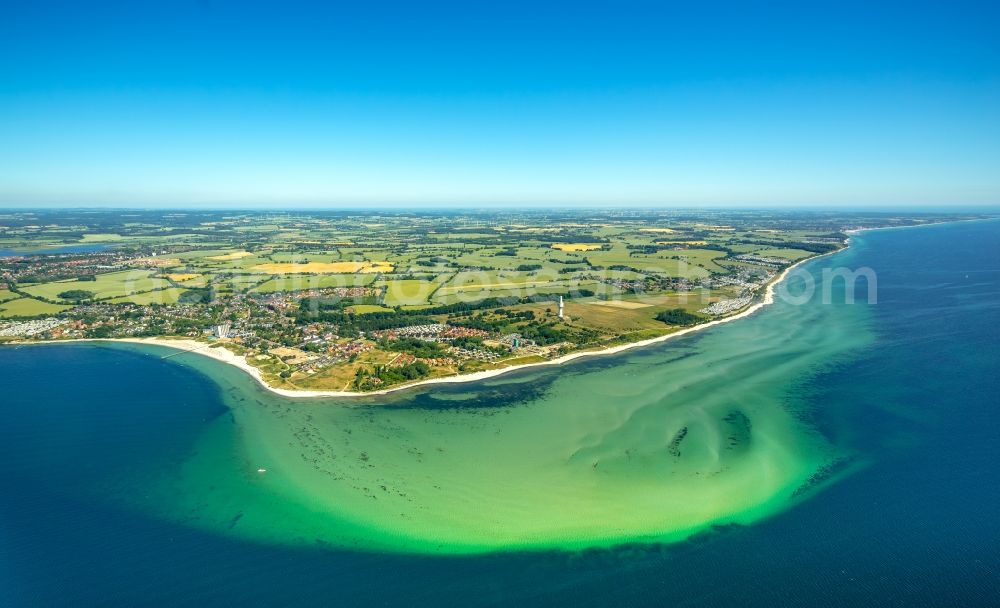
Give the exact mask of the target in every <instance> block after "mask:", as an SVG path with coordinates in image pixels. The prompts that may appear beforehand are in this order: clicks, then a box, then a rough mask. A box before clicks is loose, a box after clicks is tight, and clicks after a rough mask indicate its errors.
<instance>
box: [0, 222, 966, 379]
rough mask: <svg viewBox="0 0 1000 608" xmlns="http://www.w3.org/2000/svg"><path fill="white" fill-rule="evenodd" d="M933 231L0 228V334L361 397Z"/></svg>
mask: <svg viewBox="0 0 1000 608" xmlns="http://www.w3.org/2000/svg"><path fill="white" fill-rule="evenodd" d="M940 219H948V218H942V216H925V217H920V218H916V217H896V216H892V215H886V214H834V213H808V214H803V213H791V212H784V213H781V212H763V211H746V212H708V211H705V212H698V213H693V212H668V211H659V210H657V211H653V210H647V211H631V212H615V213H613V214H612V213H603V212H596V211H587V212H582V211H555V212H521V213H509V212H505V213H499V212H483V213H432V212H391V213H380V214H367V215H364V214H356V213H350V212H310V213H305V212H302V213H280V212H267V213H227V214H221V213H217V212H210V211H197V212H195V211H191V212H185V213H169V214H168V213H165V212H157V211H134V212H129V213H124V214H123V213H117V212H110V211H109V212H88V213H86V214H84V213H77V212H73V211H65V210H64V211H51V212H31V213H23V214H20V213H12V214H8V215H7V216H5V220H4V223H3V225H2V226H0V246H2V247H4V248H6V249H7V250H11V251H30V252H32V253H30V254H27V255H14V256H8V257H5V258H0V318H2V319H11V320H10V321H3V323H4V324H5V325H4V327H6V328H7V330H9V331H7V330H5V332H6V333H7V334H9V338H5V339H18V338H21V339H35V338H47V339H60V338H134V337H144V336H166V337H171V336H172V337H183V338H189V339H196V340H200V341H205V342H214V343H216V344H220V345H222V346H223V347H225V348H227V349H229V350H232V351H233V352H235V353H238V354H239V355H241V356H245V357H246V359H247V361H248V363H249V364H251V365H253V366H255V367H256V368H257V369H258V370H259V371H260V373H261V374H262V376H263V378H264V379H265V380H266V381H267V382H268V383H270V384H272V385H274V386H279V387H282V388H288V389H293V390H294V389H314V390H315V389H322V390H373V389H382V388H385V387H387V386H391V385H397V384H402V383H406V382H412V381H414V380H417V379H422V378H436V377H442V376H450V375H455V374H458V373H466V372H471V371H482V370H491V369H497V368H503V367H506V366H510V365H517V364H520V363H522V362H525V361H531V362H540V361H546V360H551V359H553V358H556V357H560V356H563V355H565V354H568V353H573V352H576V351H581V350H599V349H603V348H608V347H610V346H616V345H621V344H627V343H630V342H637V341H641V340H647V339H650V338H656V337H661V336H665V335H668V334H670V333H672V332H675V331H679V330H681V329H683V328H687V327H691V326H693V325H696V324H698V323H701V322H704V321H707V320H710V319H713V318H718V317H720V316H726V315H731V314H736V313H739V312H740V311H741V310H745V309H747V308H748V307H749V306H751V305H752V304H753V302H755V301H758V300H759V299H760V297H761V294H762V293H763V289H764V287H765V286H766V285H767V284H768V283H769V282H771V281H773V280H774V279H775V277H777V276H778V275H779V274H780V273H781V272H782V271H783V270H784V269H785V268H787V267H789V266H790V265H791V264H793V263H796V262H799V261H801V260H803V259H807V258H809V257H811V256H813V255H818V254H822V253H828V252H830V251H835V250H837V249H839V248H841V247H843V246H844V245H845V243H846V238H847V233H846V231H847V230H849V229H851V228H854V227H857V226H860V225H879V226H892V225H905V224H912V223H918V222H929V221H935V220H940ZM43 220H44V221H43ZM42 227H44V228H42ZM98 241H99V242H100V243H102V245H100V246H99V247H98V249H96V250H87V251H79V252H65V253H51V254H47V253H45V252H46V251H61V249H60V248H61V247H62V248H65V247H72V246H74V245H80V246H82V245H83V244H84V243H94V242H98ZM93 246H94V245H88V247H93ZM33 319H34V320H38V321H40V322H41V323H40V324H37V323H36V324H31V323H29V321H31V320H33ZM18 322H25V323H26V324H25V325H24V326H23V329H19V328H20V327H21V326H19V325H17V323H18ZM11 324H13V325H11ZM39 328H41V329H39Z"/></svg>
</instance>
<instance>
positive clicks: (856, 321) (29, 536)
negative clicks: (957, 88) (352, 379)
mask: <svg viewBox="0 0 1000 608" xmlns="http://www.w3.org/2000/svg"><path fill="white" fill-rule="evenodd" d="M837 266H846V267H849V268H852V269H856V268H860V267H870V268H871V269H873V270H874V271H875V273H876V274H877V286H878V291H877V293H878V301H877V303H876V304H867V303H864V304H862V303H857V304H853V305H848V304H845V303H844V302H843V300H844V294H843V293H842V289H840V288H837V289H835V290H834V293H833V294H832V298H831V299H832V303H830V304H824V303H823V302H822V297H821V294H817V295H816V296H815V297H813V298H812V299H811V300H810V301H809V302H808V303H805V304H802V305H795V304H793V303H789V302H787V301H786V302H780V301H779V302H778V303H776V304H775V305H773V306H771V307H768V308H767V309H765V310H764V311H762V312H760V313H758V314H757V315H754V316H753V317H751V318H748V319H745V320H741V321H737V322H734V323H730V324H726V325H723V326H720V327H718V328H713V329H712V330H709V331H706V332H702V333H700V334H697V335H694V336H692V337H689V338H683V339H679V340H675V341H668V342H666V343H663V344H661V345H657V346H654V347H651V348H647V349H642V350H638V351H635V352H631V353H627V354H620V355H617V356H613V357H604V358H596V359H591V360H583V361H580V362H578V363H574V364H571V365H567V366H564V367H561V368H559V369H544V370H531V371H528V372H524V373H516V374H513V375H510V376H501V377H500V378H497V379H494V380H492V381H487V382H483V383H472V384H463V385H455V386H450V387H437V388H434V389H430V390H425V391H420V392H411V393H406V394H403V395H399V396H396V397H392V398H391V399H388V400H384V402H383V403H377V404H376V403H374V402H372V403H363V404H360V405H359V404H357V403H350V404H347V403H336V402H327V401H289V400H285V399H280V398H277V397H274V396H271V395H269V394H266V393H264V392H262V391H260V390H259V389H258V388H256V387H255V385H253V384H252V383H251V382H250V381H249V380H248V379H247V378H245V377H243V376H242V375H241V374H240V373H239V372H238V371H236V370H233V369H231V368H228V367H225V366H222V365H221V364H217V363H215V362H212V361H207V360H204V358H199V357H196V356H192V355H185V356H180V357H175V358H172V359H169V360H162V359H161V358H160V357H161V355H162V354H164V352H165V351H162V350H159V349H153V348H142V349H139V348H133V347H118V346H116V347H107V346H95V345H80V344H75V345H58V346H36V347H13V348H0V488H2V490H0V605H3V606H53V605H72V606H90V605H129V606H133V605H185V604H197V605H201V606H204V605H240V604H242V605H324V606H329V605H386V604H390V605H408V606H413V605H434V606H442V605H499V604H509V603H516V604H517V605H549V606H563V605H583V606H590V605H593V606H599V605H610V604H614V605H624V606H632V605H636V606H637V605H655V606H663V605H670V606H694V605H711V606H729V605H734V606H775V605H789V604H805V605H900V606H902V605H989V604H995V603H996V598H997V597H998V596H1000V466H998V457H1000V447H998V445H1000V444H998V440H1000V425H998V424H997V416H996V412H997V410H998V408H1000V380H998V378H1000V222H995V221H994V222H973V223H960V224H952V225H944V226H933V227H924V228H916V229H906V230H888V231H876V232H869V233H866V234H865V235H863V236H861V237H858V238H856V239H855V240H854V243H853V246H852V248H851V249H850V250H849V251H847V252H844V253H842V254H838V255H835V256H831V257H827V258H822V259H819V260H816V261H814V262H811V263H810V264H808V265H806V267H805V270H806V273H807V274H808V276H810V277H813V278H816V279H819V278H821V277H822V271H823V269H824V268H830V267H837ZM804 276H805V275H803V276H801V277H799V278H798V279H797V280H793V281H791V284H792V291H793V293H798V292H797V291H796V289H801V287H802V285H801V283H802V281H803V280H804ZM862 291H863V290H862ZM856 295H861V294H860V293H859V294H856ZM680 429H685V431H684V433H682V434H681V435H678V431H679V430H680ZM678 437H680V439H678ZM258 468H266V469H267V472H266V473H265V474H258V473H257V469H258ZM380 486H385V487H380ZM331 505H334V506H331ZM557 524H560V525H557ZM692 534H693V535H692ZM684 538H686V540H678V539H684ZM658 540H659V541H671V542H656V541H658ZM498 546H501V547H502V546H506V547H517V548H519V549H522V550H518V551H508V552H496V548H497V547H498ZM570 602H571V603H572V604H570Z"/></svg>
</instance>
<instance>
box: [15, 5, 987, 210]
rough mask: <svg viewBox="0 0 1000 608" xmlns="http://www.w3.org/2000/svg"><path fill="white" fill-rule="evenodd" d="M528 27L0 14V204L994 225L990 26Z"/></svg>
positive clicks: (963, 9) (360, 8)
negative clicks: (552, 209)
mask: <svg viewBox="0 0 1000 608" xmlns="http://www.w3.org/2000/svg"><path fill="white" fill-rule="evenodd" d="M539 4H541V3H539V2H524V3H521V2H502V3H500V2H489V3H476V2H456V3H417V2H411V3H399V4H396V3H388V2H381V3H377V2H368V3H355V4H351V5H347V4H343V5H338V4H337V3H319V2H317V3H303V2H289V1H285V2H251V1H246V0H244V1H220V0H202V1H187V0H174V1H166V0H161V1H159V2H145V1H141V0H133V1H131V2H121V3H113V2H91V1H87V0H77V1H75V2H47V1H44V0H37V1H33V2H13V1H11V0H0V11H2V12H0V206H15V205H138V206H155V205H180V206H193V205H207V206H251V205H252V206H274V205H296V206H308V205H322V206H326V205H350V206H365V205H386V206H399V205H411V204H412V205H419V204H428V205H435V206H437V205H459V206H460V205H477V206H482V205H494V204H497V205H499V204H510V205H519V206H524V205H581V206H583V205H672V206H676V205H682V206H696V205H722V206H734V205H767V206H787V205H823V206H829V205H849V206H853V207H857V206H865V205H873V206H886V205H950V204H954V205H977V204H998V203H1000V36H997V35H996V25H997V23H998V22H1000V8H997V7H996V5H992V6H991V4H990V3H986V2H981V3H963V2H947V3H945V2H941V3H921V2H905V3H892V2H879V3H873V2H859V3H852V2H835V3H834V2H831V3H808V2H795V3H769V4H768V5H767V6H766V7H760V6H750V4H751V3H734V4H729V3H725V2H688V3H677V4H672V3H667V2H657V3H652V2H651V3H631V2H613V3H612V2H607V3H600V4H598V3H583V2H575V3H558V2H551V3H546V5H545V6H544V7H541V6H539ZM876 4H877V6H875V5H876Z"/></svg>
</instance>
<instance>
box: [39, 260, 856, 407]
mask: <svg viewBox="0 0 1000 608" xmlns="http://www.w3.org/2000/svg"><path fill="white" fill-rule="evenodd" d="M849 246H850V244H849V242H848V245H847V246H845V247H843V248H842V249H838V250H837V251H831V252H829V253H824V254H820V255H816V256H812V257H809V258H806V259H804V260H799V261H798V262H795V263H794V264H791V265H790V266H788V267H787V268H785V269H784V270H783V271H782V272H781V274H779V275H778V276H777V277H775V278H774V279H773V280H772V281H771V282H770V283H768V284H767V286H766V287H765V290H764V297H763V299H761V300H760V301H759V302H755V303H753V304H751V305H750V306H749V307H748V308H747V309H745V310H743V311H740V312H738V313H736V314H734V315H731V316H728V317H722V318H719V319H714V320H712V321H707V322H705V323H700V324H698V325H693V326H691V327H685V328H683V329H680V330H678V331H675V332H673V333H669V334H666V335H663V336H657V337H655V338H648V339H646V340H640V341H638V342H630V343H628V344H618V345H615V346H611V347H608V348H604V349H600V350H584V351H579V352H575V353H569V354H567V355H563V356H561V357H558V358H556V359H552V360H549V361H539V362H535V363H522V364H519V365H511V366H508V367H502V368H498V369H490V370H483V371H478V372H472V373H470V374H458V375H455V376H444V377H441V378H429V379H426V380H419V381H417V382H412V383H408V384H401V385H399V386H393V387H389V388H385V389H381V390H377V391H369V392H364V393H362V392H357V391H329V390H309V389H304V390H297V389H287V388H280V387H276V386H272V385H270V384H268V382H267V380H265V379H264V376H263V375H262V374H261V372H260V370H259V369H257V368H256V367H254V366H253V365H251V364H250V363H249V362H248V361H247V359H246V357H244V356H243V355H237V354H236V353H234V352H232V351H230V350H228V349H226V348H225V347H224V346H214V345H213V344H212V343H208V342H199V341H197V340H194V339H191V338H176V339H171V338H89V339H88V338H82V339H74V340H45V341H35V342H21V343H19V344H22V345H23V344H60V343H70V342H124V343H130V344H147V345H153V346H162V347H166V348H171V349H174V350H176V351H178V352H176V353H172V354H171V355H168V356H171V357H173V356H179V355H181V354H187V353H190V354H194V355H202V356H205V357H208V358H210V359H214V360H216V361H220V362H222V363H227V364H229V365H232V366H234V367H236V368H239V369H241V370H243V372H245V373H246V374H248V375H249V376H250V377H251V378H253V379H254V380H256V381H257V384H258V385H260V386H261V387H262V388H264V389H265V390H268V391H270V392H272V393H275V394H277V395H281V396H282V397H289V398H295V399H316V398H323V397H339V398H358V397H371V396H379V395H388V394H389V393H395V392H399V391H405V390H411V389H415V388H418V387H421V386H427V385H432V384H454V383H461V382H475V381H478V380H486V379H489V378H494V377H496V376H499V375H501V374H506V373H509V372H513V371H516V370H520V369H527V368H531V367H540V366H544V365H562V364H563V363H567V362H569V361H573V360H575V359H580V358H583V357H595V356H604V355H613V354H616V353H620V352H622V351H626V350H630V349H633V348H641V347H644V346H650V345H652V344H658V343H660V342H665V341H666V340H669V339H671V338H676V337H678V336H683V335H687V334H690V333H694V332H697V331H702V330H704V329H708V328H710V327H714V326H717V325H722V324H723V323H729V322H732V321H736V320H738V319H742V318H744V317H748V316H750V315H752V314H754V313H755V312H757V311H759V310H761V309H762V308H764V307H765V306H767V305H769V304H772V303H774V290H775V289H776V288H777V286H778V285H779V284H780V283H781V282H782V281H784V280H785V278H786V277H787V276H788V274H789V273H790V272H791V271H792V270H794V269H795V268H797V267H799V266H800V265H802V264H805V263H806V262H810V261H812V260H816V259H819V258H821V257H826V256H828V255H833V254H835V253H840V252H842V251H846V250H847V249H848V247H849Z"/></svg>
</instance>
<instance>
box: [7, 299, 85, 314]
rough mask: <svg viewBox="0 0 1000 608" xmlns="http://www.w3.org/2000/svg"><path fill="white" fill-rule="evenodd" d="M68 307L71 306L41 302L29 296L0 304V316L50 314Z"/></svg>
mask: <svg viewBox="0 0 1000 608" xmlns="http://www.w3.org/2000/svg"><path fill="white" fill-rule="evenodd" d="M69 308H72V306H65V305H62V304H49V303H48V302H41V301H39V300H33V299H31V298H18V299H16V300H8V301H6V302H4V303H2V304H0V318H5V319H6V318H10V317H35V316H39V315H52V314H55V313H57V312H62V311H64V310H67V309H69Z"/></svg>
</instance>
